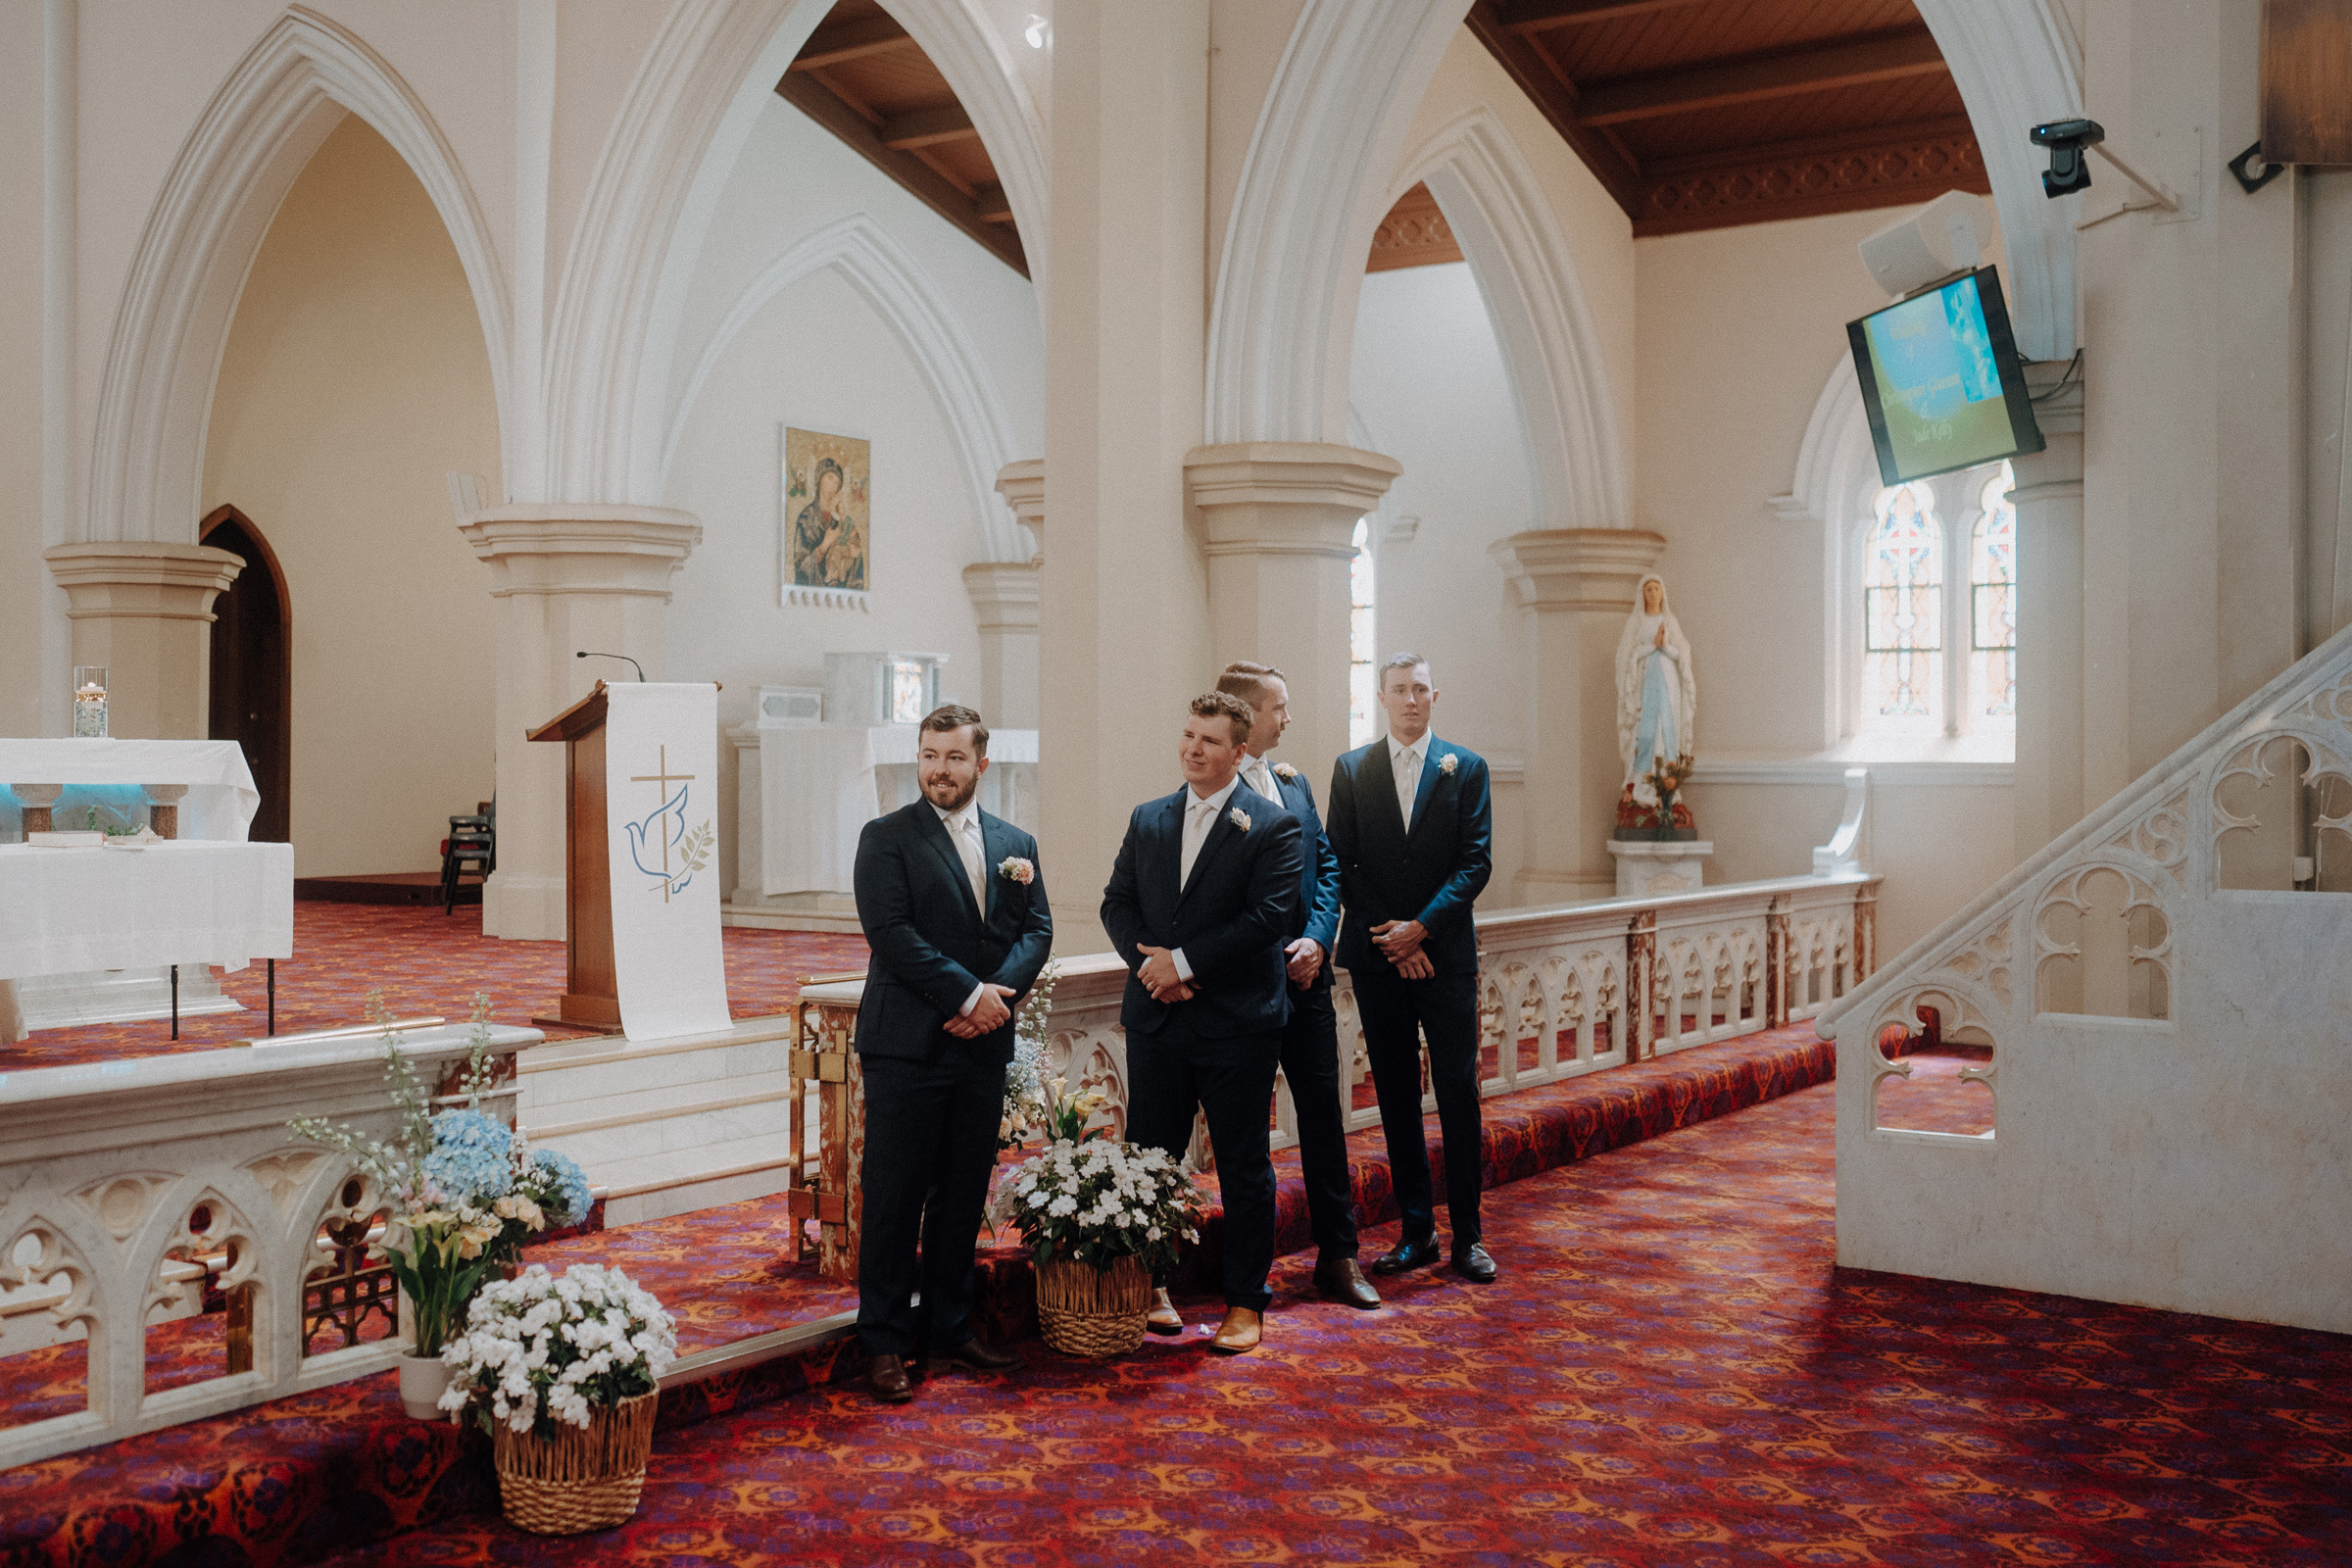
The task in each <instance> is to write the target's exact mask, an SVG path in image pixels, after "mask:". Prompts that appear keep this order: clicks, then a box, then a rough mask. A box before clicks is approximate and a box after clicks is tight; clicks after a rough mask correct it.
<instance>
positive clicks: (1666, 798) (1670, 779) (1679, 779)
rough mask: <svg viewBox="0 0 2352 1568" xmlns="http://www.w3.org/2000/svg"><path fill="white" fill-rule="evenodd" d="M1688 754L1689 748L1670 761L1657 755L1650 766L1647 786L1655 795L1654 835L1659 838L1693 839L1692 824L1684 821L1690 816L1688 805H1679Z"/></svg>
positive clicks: (1688, 767) (1688, 773) (1688, 772)
mask: <svg viewBox="0 0 2352 1568" xmlns="http://www.w3.org/2000/svg"><path fill="white" fill-rule="evenodd" d="M1690 778H1691V754H1690V753H1689V752H1685V753H1684V754H1683V755H1682V756H1680V757H1678V758H1676V759H1675V760H1673V761H1671V762H1669V761H1667V760H1665V759H1664V758H1660V759H1658V761H1657V765H1656V766H1654V767H1652V768H1651V769H1650V770H1649V786H1650V788H1651V789H1653V790H1655V791H1656V792H1657V796H1658V825H1657V836H1658V839H1659V841H1660V842H1662V843H1663V842H1677V841H1681V840H1685V839H1695V838H1697V837H1698V833H1697V831H1696V829H1695V828H1694V827H1686V826H1685V825H1684V824H1685V823H1686V822H1689V821H1690V820H1691V812H1690V809H1689V808H1687V807H1685V806H1683V805H1682V793H1683V786H1684V785H1685V784H1686V783H1688V782H1689V781H1690Z"/></svg>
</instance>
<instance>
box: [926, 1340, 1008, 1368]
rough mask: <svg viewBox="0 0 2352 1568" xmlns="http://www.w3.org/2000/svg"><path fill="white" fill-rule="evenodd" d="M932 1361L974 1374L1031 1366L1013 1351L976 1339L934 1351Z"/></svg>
mask: <svg viewBox="0 0 2352 1568" xmlns="http://www.w3.org/2000/svg"><path fill="white" fill-rule="evenodd" d="M931 1359H932V1360H934V1361H944V1362H946V1363H947V1364H948V1365H950V1366H959V1367H963V1368H964V1369H966V1370H967V1371H972V1372H1009V1371H1011V1370H1012V1369H1013V1368H1014V1367H1018V1366H1027V1365H1028V1364H1029V1363H1028V1362H1026V1361H1024V1360H1022V1359H1021V1358H1020V1356H1019V1355H1017V1354H1015V1353H1014V1352H1013V1351H1011V1350H999V1349H995V1348H991V1347H989V1346H986V1345H983V1344H981V1343H980V1341H979V1340H978V1339H976V1338H975V1339H969V1340H966V1341H964V1342H963V1343H962V1344H961V1345H957V1346H953V1347H951V1348H948V1349H945V1350H934V1351H932V1352H931Z"/></svg>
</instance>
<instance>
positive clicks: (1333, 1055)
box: [1217, 661, 1380, 1311]
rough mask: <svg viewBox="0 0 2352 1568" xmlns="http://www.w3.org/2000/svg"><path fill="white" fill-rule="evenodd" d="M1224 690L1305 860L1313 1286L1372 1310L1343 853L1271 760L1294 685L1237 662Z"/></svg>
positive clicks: (1291, 1045) (1287, 1037)
mask: <svg viewBox="0 0 2352 1568" xmlns="http://www.w3.org/2000/svg"><path fill="white" fill-rule="evenodd" d="M1217 690H1219V691H1221V692H1228V693H1230V694H1232V695H1233V696H1235V697H1239V698H1240V699H1241V700H1242V701H1243V702H1245V703H1248V704H1249V705H1250V710H1251V711H1252V712H1253V713H1255V715H1256V717H1255V720H1254V721H1253V722H1252V723H1251V724H1250V752H1249V755H1248V756H1246V757H1244V758H1243V759H1242V782H1243V783H1244V784H1247V785H1249V786H1250V788H1251V789H1252V790H1255V791H1256V792H1257V793H1258V794H1260V795H1263V796H1265V797H1266V798H1267V799H1268V800H1279V801H1281V802H1282V804H1283V805H1284V806H1286V807H1288V808H1290V811H1291V814H1292V815H1293V816H1295V817H1297V818H1298V819H1299V848H1300V849H1301V850H1302V851H1303V852H1304V853H1303V860H1304V864H1303V866H1302V868H1301V870H1300V873H1299V912H1298V913H1297V914H1296V915H1295V916H1293V917H1292V920H1291V940H1290V941H1289V943H1287V944H1286V945H1285V946H1284V948H1283V957H1284V959H1285V960H1286V962H1287V964H1288V967H1289V974H1290V981H1291V1016H1290V1019H1289V1021H1287V1022H1286V1023H1284V1024H1283V1026H1282V1076H1283V1078H1284V1080H1285V1081H1286V1082H1288V1083H1289V1084H1290V1086H1291V1108H1292V1110H1293V1112H1294V1113H1295V1114H1296V1115H1297V1117H1298V1123H1299V1175H1300V1176H1302V1177H1303V1178H1304V1179H1305V1182H1306V1211H1307V1217H1308V1218H1309V1219H1310V1220H1311V1221H1312V1222H1313V1225H1314V1234H1315V1289H1316V1290H1318V1291H1320V1292H1321V1293H1322V1294H1323V1295H1325V1296H1328V1297H1330V1298H1331V1299H1333V1300H1335V1301H1345V1302H1347V1303H1348V1305H1349V1306H1357V1307H1362V1308H1364V1309H1365V1310H1367V1311H1369V1310H1371V1309H1372V1308H1374V1307H1377V1306H1379V1305H1380V1293H1379V1292H1378V1291H1375V1290H1374V1289H1373V1288H1372V1282H1371V1281H1370V1280H1367V1279H1365V1278H1364V1271H1363V1269H1362V1268H1360V1267H1359V1266H1357V1264H1356V1261H1355V1250H1356V1242H1355V1194H1354V1186H1353V1184H1352V1183H1351V1182H1350V1181H1349V1180H1348V1116H1347V1112H1346V1110H1344V1109H1343V1108H1342V1106H1341V1103H1340V1028H1339V1015H1338V1013H1337V1012H1336V1011H1335V1010H1334V1008H1333V1006H1332V1002H1331V976H1332V971H1333V970H1334V969H1335V968H1337V967H1338V966H1337V965H1336V964H1335V963H1333V962H1332V956H1331V955H1332V950H1333V949H1334V948H1336V947H1337V946H1338V945H1339V938H1340V860H1339V857H1338V856H1336V855H1334V854H1332V852H1331V841H1330V840H1329V839H1328V838H1326V837H1325V836H1324V834H1323V819H1322V817H1321V816H1320V815H1318V814H1317V813H1316V811H1315V787H1314V786H1313V785H1312V784H1309V783H1308V782H1307V781H1306V775H1305V774H1303V773H1301V772H1299V769H1297V768H1295V767H1293V766H1292V765H1291V764H1290V763H1288V762H1275V763H1273V764H1272V765H1270V766H1269V765H1268V763H1267V760H1266V757H1267V754H1268V753H1269V752H1271V751H1273V750H1274V748H1275V747H1277V746H1280V745H1281V744H1282V734H1283V731H1285V730H1287V729H1289V728H1290V727H1291V688H1290V682H1289V681H1288V680H1286V679H1285V678H1284V677H1283V673H1282V671H1281V670H1279V669H1276V668H1275V667H1274V666H1273V665H1271V664H1258V663H1252V662H1248V661H1236V662H1233V663H1230V664H1227V665H1226V666H1225V673H1224V674H1222V675H1219V676H1218V677H1217Z"/></svg>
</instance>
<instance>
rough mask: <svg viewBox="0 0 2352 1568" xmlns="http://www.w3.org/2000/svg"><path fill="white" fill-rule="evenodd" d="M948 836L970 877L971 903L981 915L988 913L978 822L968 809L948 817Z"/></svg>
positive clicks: (986, 878) (985, 874) (986, 888)
mask: <svg viewBox="0 0 2352 1568" xmlns="http://www.w3.org/2000/svg"><path fill="white" fill-rule="evenodd" d="M948 828H949V833H948V836H949V837H950V838H952V839H954V840H955V841H956V855H957V856H959V857H960V858H962V860H963V874H964V875H965V876H967V877H969V878H970V879H971V883H972V903H973V904H974V905H976V906H977V907H979V910H980V912H981V914H982V915H986V914H987V913H988V872H987V871H986V870H985V869H984V868H983V867H982V865H981V863H980V824H979V822H978V821H977V820H976V819H974V818H973V816H972V814H971V813H970V812H968V811H959V812H957V813H956V815H955V816H953V817H950V818H949V819H948Z"/></svg>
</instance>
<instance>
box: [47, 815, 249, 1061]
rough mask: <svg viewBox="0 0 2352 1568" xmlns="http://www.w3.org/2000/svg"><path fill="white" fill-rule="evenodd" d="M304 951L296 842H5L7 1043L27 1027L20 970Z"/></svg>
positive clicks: (134, 966)
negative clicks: (19, 997)
mask: <svg viewBox="0 0 2352 1568" xmlns="http://www.w3.org/2000/svg"><path fill="white" fill-rule="evenodd" d="M293 952H294V846H293V845H291V844H234V843H223V842H221V841H218V840H215V841H209V842H208V841H196V842H189V843H155V844H148V845H145V846H143V847H141V848H138V849H120V848H106V847H103V846H96V845H92V846H88V847H80V846H73V847H53V846H49V845H40V844H8V845H0V1043H12V1044H13V1043H14V1042H15V1041H17V1040H20V1039H22V1038H24V1019H23V1017H22V1016H21V1014H20V1012H19V1009H18V1006H17V1005H16V1000H15V993H16V984H15V983H17V982H23V981H26V980H31V979H34V978H36V977H45V976H58V975H74V976H79V975H85V974H88V973H90V972H92V971H136V970H139V969H142V968H150V967H161V968H166V969H168V968H169V967H170V966H171V965H172V964H179V965H182V966H183V972H184V970H185V968H193V967H196V966H201V965H207V964H218V965H220V966H221V968H223V969H231V970H234V969H242V968H244V967H245V966H246V965H247V964H248V963H250V962H252V961H253V960H254V959H256V958H284V957H290V956H292V955H293ZM230 1005H231V1006H232V1007H233V1006H234V1005H235V1004H234V1003H231V1004H230ZM182 1010H185V1009H184V1008H183V1009H182ZM78 1021H85V1022H101V1021H105V1020H101V1019H84V1020H78Z"/></svg>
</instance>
